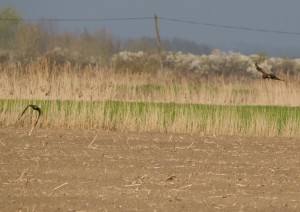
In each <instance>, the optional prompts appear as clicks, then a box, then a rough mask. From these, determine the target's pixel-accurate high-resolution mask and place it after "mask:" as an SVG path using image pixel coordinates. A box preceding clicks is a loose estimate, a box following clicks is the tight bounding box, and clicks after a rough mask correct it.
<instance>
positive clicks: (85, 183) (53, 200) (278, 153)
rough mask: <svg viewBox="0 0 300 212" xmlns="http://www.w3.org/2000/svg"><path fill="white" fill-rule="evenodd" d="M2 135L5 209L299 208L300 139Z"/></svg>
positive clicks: (62, 132)
mask: <svg viewBox="0 0 300 212" xmlns="http://www.w3.org/2000/svg"><path fill="white" fill-rule="evenodd" d="M29 131H30V129H25V128H17V129H14V128H1V129H0V211H18V210H20V211H106V210H107V211H211V210H218V209H219V210H227V211H239V210H242V211H254V210H260V211H286V210H295V211H299V210H300V139H299V138H283V137H273V138H270V137H237V136H218V137H214V136H203V135H188V134H156V133H125V132H101V131H83V130H67V129H51V130H48V129H35V130H34V131H33V133H32V135H31V136H28V132H29Z"/></svg>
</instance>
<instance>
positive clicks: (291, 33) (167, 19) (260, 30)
mask: <svg viewBox="0 0 300 212" xmlns="http://www.w3.org/2000/svg"><path fill="white" fill-rule="evenodd" d="M159 19H160V20H166V21H171V22H178V23H187V24H196V25H203V26H210V27H218V28H227V29H236V30H246V31H256V32H268V33H276V34H288V35H300V32H288V31H281V30H271V29H258V28H252V27H241V26H233V25H221V24H213V23H206V22H198V21H189V20H182V19H176V18H163V17H159Z"/></svg>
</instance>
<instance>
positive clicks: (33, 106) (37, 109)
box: [18, 105, 42, 127]
mask: <svg viewBox="0 0 300 212" xmlns="http://www.w3.org/2000/svg"><path fill="white" fill-rule="evenodd" d="M29 107H31V108H32V109H33V110H36V111H37V112H38V117H37V119H36V121H35V123H34V127H35V126H36V125H37V123H38V121H39V119H40V116H41V114H42V110H41V108H39V107H38V106H36V105H27V106H26V108H25V109H24V110H23V112H22V113H21V115H20V117H19V118H18V121H19V120H20V119H21V117H22V116H23V115H24V113H25V112H26V110H27V109H28V108H29Z"/></svg>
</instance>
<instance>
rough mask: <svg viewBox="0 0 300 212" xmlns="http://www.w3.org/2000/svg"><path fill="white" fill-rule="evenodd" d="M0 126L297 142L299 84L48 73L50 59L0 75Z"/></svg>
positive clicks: (63, 69)
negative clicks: (39, 114) (271, 138)
mask: <svg viewBox="0 0 300 212" xmlns="http://www.w3.org/2000/svg"><path fill="white" fill-rule="evenodd" d="M0 89H1V92H0V125H1V126H7V125H14V126H28V127H30V126H31V125H32V124H33V123H34V121H35V118H36V115H35V114H34V113H35V111H32V112H29V113H26V116H25V117H24V118H22V119H21V120H20V121H19V122H17V123H16V122H15V121H16V120H17V118H18V116H19V115H20V112H21V111H22V110H23V109H24V107H25V106H26V105H27V104H29V103H32V104H37V105H39V106H40V107H41V108H42V110H43V116H42V118H41V120H40V122H39V126H40V127H46V128H47V127H49V128H50V127H63V128H83V129H104V130H122V131H125V130H126V131H138V132H142V131H155V132H182V133H204V134H244V135H265V136H275V135H284V136H299V135H300V127H299V125H300V109H299V105H300V80H299V79H290V80H289V81H288V83H287V84H286V83H282V82H277V81H263V80H262V79H261V78H256V79H255V78H251V79H250V78H249V79H248V78H239V79H238V78H235V77H231V78H222V77H208V78H207V79H202V78H200V76H198V75H185V76H182V75H178V74H176V73H174V72H172V71H165V72H157V73H156V74H149V73H140V74H132V73H131V74H130V73H118V72H116V71H115V70H114V69H103V68H101V67H97V66H95V67H90V66H87V67H85V68H81V67H76V66H75V67H74V66H70V65H68V64H65V65H64V66H60V67H58V66H57V67H55V66H54V67H52V68H50V66H49V64H48V62H47V61H46V60H41V61H33V62H31V63H29V64H28V65H27V66H24V67H23V66H21V65H20V64H15V65H13V66H6V67H2V68H1V70H0Z"/></svg>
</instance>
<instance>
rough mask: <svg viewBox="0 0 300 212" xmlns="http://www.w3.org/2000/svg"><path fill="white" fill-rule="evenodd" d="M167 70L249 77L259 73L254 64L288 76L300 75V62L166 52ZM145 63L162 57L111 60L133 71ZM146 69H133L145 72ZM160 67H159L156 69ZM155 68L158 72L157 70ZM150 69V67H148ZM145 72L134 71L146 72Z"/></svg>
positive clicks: (143, 55) (132, 55) (123, 56)
mask: <svg viewBox="0 0 300 212" xmlns="http://www.w3.org/2000/svg"><path fill="white" fill-rule="evenodd" d="M162 58H163V65H164V68H168V69H175V70H179V71H184V72H193V73H199V74H204V75H207V74H217V75H227V76H229V75H246V74H248V75H249V74H256V75H258V74H259V73H258V72H257V71H256V69H255V65H254V64H255V63H258V64H259V65H260V66H261V67H263V68H265V69H266V70H269V71H270V72H282V73H285V74H297V75H298V74H300V59H287V58H274V57H267V56H265V55H250V56H246V55H243V54H241V53H238V52H228V53H227V52H223V51H221V50H218V49H217V50H214V51H212V53H211V54H209V55H193V54H184V53H182V52H164V53H163V55H162ZM138 61H143V66H145V67H146V65H147V64H148V65H149V64H152V65H153V64H159V62H160V61H159V57H158V55H155V54H152V55H151V54H147V53H144V52H136V53H133V52H120V53H119V54H117V55H114V56H113V57H112V60H111V62H112V63H113V64H122V65H123V66H128V67H129V68H130V67H133V65H132V64H133V63H138ZM143 66H134V67H135V68H137V67H138V68H143ZM157 67H159V66H157ZM157 67H156V68H157ZM148 69H149V67H148ZM143 71H145V70H142V69H141V70H135V72H143Z"/></svg>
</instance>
